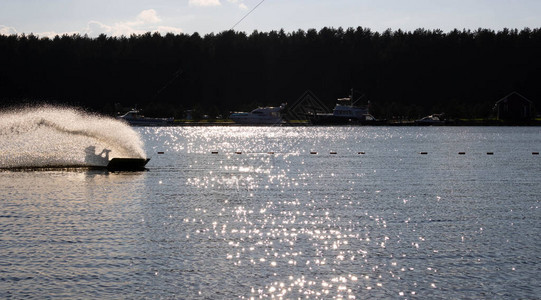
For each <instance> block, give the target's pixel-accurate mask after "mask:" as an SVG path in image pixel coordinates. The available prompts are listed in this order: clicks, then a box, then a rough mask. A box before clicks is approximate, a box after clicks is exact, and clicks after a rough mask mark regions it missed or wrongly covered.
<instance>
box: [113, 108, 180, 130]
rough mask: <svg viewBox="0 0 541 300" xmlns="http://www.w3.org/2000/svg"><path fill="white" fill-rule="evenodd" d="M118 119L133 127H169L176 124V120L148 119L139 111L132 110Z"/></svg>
mask: <svg viewBox="0 0 541 300" xmlns="http://www.w3.org/2000/svg"><path fill="white" fill-rule="evenodd" d="M117 119H119V120H124V121H126V122H128V124H130V125H132V126H168V125H173V122H174V118H147V117H145V116H143V115H142V114H141V112H140V111H139V110H137V109H132V110H130V111H129V112H127V113H125V114H123V115H122V116H119V117H117Z"/></svg>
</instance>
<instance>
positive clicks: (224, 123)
mask: <svg viewBox="0 0 541 300" xmlns="http://www.w3.org/2000/svg"><path fill="white" fill-rule="evenodd" d="M167 126H169V127H183V126H235V127H236V126H239V127H246V126H260V127H272V126H283V127H331V126H339V127H347V126H351V127H365V126H368V127H397V126H409V127H445V126H447V127H448V126H456V127H465V126H490V127H515V126H521V127H522V126H524V127H527V126H541V120H532V121H530V122H509V121H500V120H453V121H448V122H447V123H445V124H439V125H419V124H416V123H415V121H402V122H397V121H389V122H385V123H382V124H373V125H369V124H368V125H367V124H362V125H361V124H344V125H313V124H311V123H310V122H302V121H298V122H291V123H283V124H276V125H269V124H237V123H234V122H232V121H215V122H209V121H207V120H205V121H179V120H175V123H174V124H173V125H167Z"/></svg>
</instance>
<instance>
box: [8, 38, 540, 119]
mask: <svg viewBox="0 0 541 300" xmlns="http://www.w3.org/2000/svg"><path fill="white" fill-rule="evenodd" d="M0 65H1V68H0V101H1V104H2V105H4V106H5V105H12V104H16V103H21V102H24V101H47V102H53V103H55V102H56V103H68V104H72V105H79V106H83V107H86V108H89V109H93V110H97V111H101V112H105V113H114V110H115V109H114V106H113V105H114V103H122V104H123V105H124V106H134V105H136V104H137V105H138V107H140V108H145V109H146V110H147V114H149V113H150V114H152V113H154V114H161V115H171V114H174V115H175V116H176V117H181V116H182V112H183V111H184V110H186V109H193V108H195V109H196V110H197V111H199V112H202V113H206V114H210V115H218V114H226V113H227V112H229V111H232V110H248V109H251V108H253V107H255V106H258V105H279V104H280V103H282V102H289V103H292V102H294V101H295V100H296V99H297V98H298V97H299V96H300V95H301V94H302V93H303V92H304V91H306V90H311V91H312V92H314V93H315V94H316V95H317V96H318V97H319V98H320V99H321V100H323V101H324V102H325V103H326V104H327V105H328V106H329V107H333V106H334V103H335V99H336V98H338V97H344V96H346V95H347V94H348V93H349V90H350V89H351V88H354V89H355V90H357V91H360V92H362V93H364V94H365V95H366V99H369V100H371V105H372V112H373V114H374V115H376V116H377V117H380V118H392V117H393V116H405V117H410V118H414V117H418V116H422V115H425V114H429V113H435V112H446V113H447V114H448V115H449V116H452V117H464V118H473V117H487V116H488V115H489V114H490V112H491V108H492V106H493V104H494V102H496V101H497V100H498V99H500V98H501V97H503V96H505V95H506V94H508V93H510V92H512V91H517V92H519V93H521V94H522V95H524V96H526V97H528V98H529V99H530V100H532V101H534V103H535V104H537V106H538V107H539V104H540V101H541V84H540V83H541V81H540V79H541V29H528V28H526V29H523V30H516V29H513V30H509V29H504V30H502V31H497V32H496V31H493V30H488V29H478V30H475V31H470V30H462V31H459V30H453V31H451V32H448V33H444V32H442V31H441V30H424V29H418V30H415V31H413V32H404V31H401V30H398V31H391V30H387V31H385V32H382V33H379V32H373V31H371V30H370V29H367V28H362V27H358V28H348V29H345V30H344V29H342V28H338V29H335V28H323V29H321V30H319V31H316V30H314V29H310V30H308V31H303V30H298V31H296V32H291V33H286V32H284V31H283V30H281V31H271V32H258V31H254V32H253V33H251V34H249V35H248V34H246V33H243V32H234V31H224V32H221V33H218V34H209V35H205V36H204V37H202V36H200V35H199V34H197V33H194V34H191V35H188V34H179V35H174V34H166V35H164V36H162V35H160V34H158V33H154V34H152V33H146V34H143V35H132V36H130V37H108V36H105V35H100V36H99V37H97V38H89V37H87V36H80V35H71V36H70V35H64V36H57V37H55V38H39V37H37V36H34V35H11V36H3V35H0Z"/></svg>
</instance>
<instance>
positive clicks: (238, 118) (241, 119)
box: [229, 104, 285, 125]
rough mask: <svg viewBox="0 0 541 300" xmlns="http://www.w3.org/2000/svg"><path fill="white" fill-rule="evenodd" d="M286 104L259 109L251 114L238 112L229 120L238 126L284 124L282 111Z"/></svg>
mask: <svg viewBox="0 0 541 300" xmlns="http://www.w3.org/2000/svg"><path fill="white" fill-rule="evenodd" d="M284 107H285V104H282V105H280V107H258V108H256V109H254V110H252V111H251V112H236V113H232V114H231V115H230V116H229V118H230V119H231V120H232V121H233V122H235V123H237V124H249V125H273V124H282V123H283V122H284V120H283V119H282V114H281V111H282V109H284Z"/></svg>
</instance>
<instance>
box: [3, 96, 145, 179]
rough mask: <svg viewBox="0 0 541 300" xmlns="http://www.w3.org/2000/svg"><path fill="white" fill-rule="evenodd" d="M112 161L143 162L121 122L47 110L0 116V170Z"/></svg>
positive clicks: (135, 137) (133, 135) (136, 141)
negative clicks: (119, 158) (122, 159)
mask: <svg viewBox="0 0 541 300" xmlns="http://www.w3.org/2000/svg"><path fill="white" fill-rule="evenodd" d="M114 157H128V158H146V155H145V153H144V151H143V142H142V141H141V137H140V136H139V134H138V133H137V132H135V131H134V130H133V129H132V128H131V127H129V126H128V125H126V124H124V123H123V122H121V121H118V120H115V119H112V118H108V117H102V116H97V115H93V114H88V113H86V112H84V111H82V110H77V109H74V108H63V107H54V106H48V105H46V106H40V107H32V108H24V109H16V110H10V111H6V112H2V113H0V168H26V167H28V168H33V167H93V166H106V165H107V163H108V162H109V160H110V159H111V158H114Z"/></svg>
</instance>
